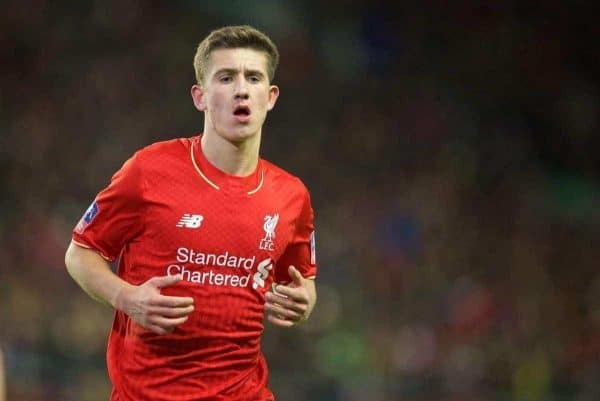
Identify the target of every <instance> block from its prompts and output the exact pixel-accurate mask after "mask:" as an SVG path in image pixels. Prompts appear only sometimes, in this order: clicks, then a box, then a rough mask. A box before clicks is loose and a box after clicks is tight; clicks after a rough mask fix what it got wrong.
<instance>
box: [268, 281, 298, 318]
mask: <svg viewBox="0 0 600 401" xmlns="http://www.w3.org/2000/svg"><path fill="white" fill-rule="evenodd" d="M279 288H280V287H278V291H279ZM266 299H267V302H266V303H265V307H266V306H267V305H271V304H273V305H280V306H281V307H283V308H285V309H289V310H291V311H293V312H297V313H300V314H304V313H305V312H306V308H307V306H308V300H305V299H304V298H302V297H301V299H300V300H296V299H294V298H293V297H282V296H279V295H277V294H273V293H272V292H267V294H266Z"/></svg>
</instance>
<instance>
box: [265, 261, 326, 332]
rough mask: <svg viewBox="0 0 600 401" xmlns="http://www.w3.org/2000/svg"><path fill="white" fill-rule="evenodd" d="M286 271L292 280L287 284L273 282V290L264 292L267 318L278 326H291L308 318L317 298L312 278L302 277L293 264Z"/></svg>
mask: <svg viewBox="0 0 600 401" xmlns="http://www.w3.org/2000/svg"><path fill="white" fill-rule="evenodd" d="M288 272H289V274H290V277H291V278H292V282H291V283H290V284H289V285H277V284H275V283H273V287H272V288H273V292H268V293H267V294H266V299H267V302H265V310H266V311H268V312H269V313H268V316H267V319H268V320H269V322H271V323H273V324H274V325H276V326H280V327H291V326H294V325H295V324H297V323H299V322H302V321H304V320H306V319H308V317H309V316H310V313H311V312H312V310H313V308H314V306H315V303H316V300H317V294H316V290H315V282H314V280H310V279H306V278H304V277H302V275H301V274H300V272H299V271H298V270H297V269H296V268H295V267H294V266H290V267H289V269H288Z"/></svg>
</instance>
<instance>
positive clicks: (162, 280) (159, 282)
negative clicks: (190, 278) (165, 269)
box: [147, 274, 182, 288]
mask: <svg viewBox="0 0 600 401" xmlns="http://www.w3.org/2000/svg"><path fill="white" fill-rule="evenodd" d="M181 279H182V277H181V274H175V275H173V276H162V277H152V278H151V279H150V280H148V281H147V283H148V284H151V285H152V286H154V287H156V288H164V287H170V286H172V285H175V284H177V283H178V282H180V281H181Z"/></svg>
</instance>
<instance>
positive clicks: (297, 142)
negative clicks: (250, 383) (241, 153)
mask: <svg viewBox="0 0 600 401" xmlns="http://www.w3.org/2000/svg"><path fill="white" fill-rule="evenodd" d="M593 3H594V2H591V1H571V2H554V1H552V2H517V1H505V2H468V1H458V2H437V1H424V2H391V1H390V2H385V1H371V0H360V1H359V0H353V1H351V2H349V1H338V0H331V1H326V2H320V1H300V0H287V1H278V0H265V1H260V0H245V1H219V0H211V1H192V0H187V1H142V0H134V1H126V2H120V1H80V2H71V1H48V0H20V1H9V2H8V4H6V5H4V6H3V8H2V12H1V13H0V53H1V54H2V63H0V70H1V72H0V84H1V85H0V186H1V188H2V189H1V191H2V197H1V200H0V261H1V262H0V347H1V348H2V349H3V351H4V355H5V365H6V370H7V391H8V400H10V401H13V400H27V401H54V400H66V401H69V400H78V401H95V400H107V399H108V398H107V397H108V393H109V389H110V386H109V383H108V379H107V374H106V371H105V359H104V354H105V345H106V337H107V333H108V330H109V328H110V324H111V321H112V311H111V310H110V309H109V308H108V307H105V306H103V305H100V304H97V303H95V302H94V301H91V300H90V299H88V297H87V296H86V295H85V294H84V293H83V292H82V291H81V290H80V289H79V288H78V287H77V286H76V284H75V283H74V282H73V281H72V280H71V279H70V278H69V276H68V274H67V273H66V271H65V268H64V263H63V255H64V251H65V249H66V246H67V244H68V243H69V240H70V231H71V229H72V227H73V226H74V225H75V223H76V222H77V221H78V219H79V218H80V216H81V215H82V213H83V212H84V211H85V209H86V207H87V206H88V204H89V203H90V202H91V200H92V199H93V198H94V196H95V194H96V193H97V192H98V191H99V190H100V189H101V188H103V187H104V186H105V185H107V183H108V180H109V178H110V176H111V175H112V173H113V172H114V171H115V170H116V169H118V168H119V167H120V165H121V164H122V162H123V161H124V160H125V159H126V158H128V157H129V155H131V154H132V153H133V152H134V151H135V150H136V149H138V148H140V147H142V146H144V145H147V144H149V143H151V142H154V141H158V140H165V139H170V138H174V137H182V136H193V135H196V134H197V133H198V132H199V131H200V130H201V129H202V116H201V114H200V113H198V112H197V111H196V110H195V109H194V108H193V105H192V102H191V98H190V97H189V88H190V86H191V85H192V84H193V79H194V75H193V68H192V58H193V55H194V52H195V47H196V46H197V44H198V42H199V40H200V39H202V38H203V37H204V36H205V35H206V34H208V33H209V31H210V30H212V29H214V28H217V27H219V26H221V25H226V24H239V23H250V24H252V25H255V26H256V27H258V28H260V29H262V30H264V31H265V32H266V33H268V34H269V35H270V36H271V37H272V38H273V39H274V41H275V42H276V43H277V44H278V46H279V50H280V52H281V64H280V68H279V70H278V73H277V76H276V80H275V83H277V84H278V85H279V86H280V88H281V93H282V94H281V97H280V100H279V102H278V104H277V107H276V108H275V111H274V112H272V113H271V114H270V115H269V117H268V119H267V124H266V127H265V128H264V131H263V152H262V156H263V157H264V158H266V159H268V160H271V161H273V162H275V163H277V164H279V165H281V166H282V167H284V168H286V169H288V170H290V171H292V172H294V173H295V174H296V175H298V176H299V177H301V178H302V179H303V181H304V182H305V183H306V184H307V186H308V187H309V188H310V189H311V193H312V198H313V206H314V208H315V211H316V225H317V252H318V262H319V265H320V272H319V277H318V289H319V302H318V305H317V308H316V310H315V312H314V314H313V317H312V319H311V321H310V322H308V323H307V324H305V325H304V326H302V327H300V328H296V329H293V330H282V329H278V328H275V327H273V326H267V328H266V332H265V336H264V341H263V347H264V351H265V353H266V356H267V360H268V361H269V365H270V369H271V386H272V388H273V390H274V391H275V393H276V394H277V395H278V399H279V400H285V401H296V400H297V401H308V400H311V401H315V400H323V401H325V400H327V401H329V400H331V401H362V400H370V401H400V400H414V401H471V400H473V401H474V400H526V401H559V400H576V401H593V400H599V399H600V269H599V267H598V266H599V265H598V263H599V259H600V251H599V246H598V240H599V239H600V180H599V179H600V158H599V157H598V152H599V150H600V139H599V138H600V137H599V135H598V130H599V128H600V125H599V121H600V119H599V116H600V114H599V113H600V87H599V74H598V71H600V65H599V64H600V57H599V56H598V50H597V49H598V47H597V42H598V39H600V24H599V23H598V14H597V13H595V12H594V11H593V7H592V5H593Z"/></svg>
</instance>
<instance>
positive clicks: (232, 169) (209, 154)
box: [200, 133, 260, 177]
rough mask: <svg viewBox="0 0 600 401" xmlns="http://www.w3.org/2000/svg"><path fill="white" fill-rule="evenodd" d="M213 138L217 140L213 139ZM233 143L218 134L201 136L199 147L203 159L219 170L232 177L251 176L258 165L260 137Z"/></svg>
mask: <svg viewBox="0 0 600 401" xmlns="http://www.w3.org/2000/svg"><path fill="white" fill-rule="evenodd" d="M215 136H216V137H217V138H215ZM255 136H256V137H257V138H258V140H254V139H255V138H248V139H246V140H242V141H239V142H234V141H231V140H228V139H226V138H223V137H222V136H221V135H218V134H216V135H215V134H212V135H211V134H210V133H206V134H204V135H202V138H201V140H200V146H201V150H202V153H203V154H204V157H206V160H208V161H209V162H210V163H211V164H212V165H213V166H215V167H217V168H218V169H219V170H221V171H223V172H225V173H227V174H229V175H233V176H238V177H245V176H248V175H250V174H252V173H253V172H254V171H255V170H256V166H257V165H258V149H259V145H260V135H255Z"/></svg>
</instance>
